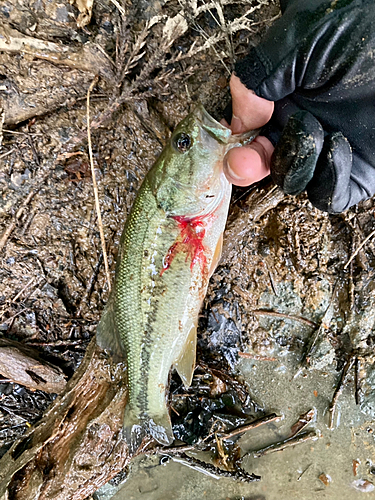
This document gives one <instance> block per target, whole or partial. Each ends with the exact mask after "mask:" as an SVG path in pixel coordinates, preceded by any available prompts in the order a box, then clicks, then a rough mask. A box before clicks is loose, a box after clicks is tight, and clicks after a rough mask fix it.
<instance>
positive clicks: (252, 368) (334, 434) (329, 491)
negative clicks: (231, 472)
mask: <svg viewBox="0 0 375 500" xmlns="http://www.w3.org/2000/svg"><path fill="white" fill-rule="evenodd" d="M296 365H297V363H296V362H295V360H292V361H290V362H289V364H288V366H287V365H286V364H281V363H280V362H279V361H275V362H265V361H252V360H242V361H240V362H239V364H238V366H237V368H238V370H239V373H240V374H241V375H242V376H243V377H244V378H245V379H246V381H247V383H248V385H249V388H250V391H251V394H252V396H253V397H254V399H255V400H256V401H257V402H259V403H261V404H262V406H264V407H266V408H268V409H270V411H271V410H272V409H273V410H274V411H275V412H276V413H278V409H279V408H283V409H284V412H285V414H284V419H283V420H282V421H281V422H279V423H269V424H267V425H266V426H263V427H260V428H257V429H253V430H251V431H248V432H247V433H246V434H245V435H243V436H242V437H241V439H240V441H239V444H240V446H241V449H242V450H243V453H244V454H245V453H247V452H248V455H246V457H245V458H244V460H243V464H242V465H243V467H244V468H245V469H246V470H247V471H248V472H253V473H255V474H257V475H260V476H261V480H260V481H259V482H257V483H251V484H244V483H239V482H236V481H234V480H233V479H227V478H220V479H214V478H212V477H208V476H206V475H204V474H202V473H199V472H197V471H194V470H192V469H190V468H188V467H186V466H184V465H181V464H180V463H175V462H173V461H170V462H169V463H167V464H166V465H160V464H159V459H158V458H157V457H152V458H151V457H143V458H141V459H138V460H137V461H136V462H135V463H134V464H133V465H132V467H131V472H130V474H129V477H128V479H127V480H126V482H125V484H124V485H123V486H122V487H121V488H120V490H119V491H118V492H117V493H115V494H114V496H112V495H113V493H114V491H112V492H111V493H110V492H109V491H108V486H107V488H103V489H102V490H101V492H99V493H97V498H98V499H99V500H107V499H109V498H112V500H125V499H126V500H141V499H146V498H147V499H149V500H161V499H166V498H167V499H170V500H172V499H173V500H191V499H192V498H199V499H207V500H217V499H218V500H221V499H222V500H226V499H233V500H234V499H241V498H243V499H246V500H274V499H280V498H281V499H284V498H285V499H289V500H294V499H296V500H297V499H298V500H314V499H319V500H320V499H325V498H327V499H328V498H329V499H346V498H350V499H353V500H355V499H357V498H358V499H359V498H363V497H364V496H365V497H366V491H360V490H359V489H358V488H362V489H363V490H366V489H367V490H368V492H367V496H368V495H369V494H370V495H369V496H370V497H372V496H373V495H375V493H372V494H371V490H373V489H374V488H373V485H372V479H371V478H373V477H374V475H373V474H372V473H371V470H372V463H373V461H374V460H375V437H374V431H375V424H374V422H371V421H370V420H371V419H370V418H369V417H368V416H366V415H365V414H364V413H362V412H361V411H359V407H358V406H356V404H355V400H354V388H353V383H352V382H351V383H350V382H349V385H348V387H347V388H345V389H344V392H343V394H342V395H341V397H340V398H339V401H338V405H337V410H336V417H337V418H336V419H335V427H334V429H333V430H330V429H329V428H328V418H329V415H328V411H327V408H328V407H329V404H330V402H331V400H332V395H333V392H334V390H335V387H336V385H337V382H338V375H337V374H335V373H322V372H317V371H314V372H308V373H307V375H303V374H301V375H300V376H299V377H297V378H296V379H294V380H292V381H291V379H292V377H293V374H294V373H295V367H296ZM311 408H315V409H316V415H317V416H316V420H315V421H314V422H312V423H311V424H310V425H309V427H308V429H310V428H311V429H315V430H316V431H317V432H318V433H319V434H321V437H320V438H319V439H318V440H317V441H314V442H313V441H310V442H305V443H301V444H298V445H296V446H295V447H293V448H289V449H285V450H283V451H279V452H275V453H272V454H269V455H266V456H263V457H260V458H254V455H253V453H252V452H251V451H252V450H258V449H260V448H263V447H264V446H267V445H269V444H272V443H276V442H279V441H281V440H283V439H285V438H286V437H288V434H289V433H290V427H291V425H293V423H295V422H296V421H297V420H298V418H299V416H300V415H301V414H302V413H305V412H306V411H308V410H309V409H311ZM353 461H357V462H358V463H359V464H358V466H357V471H356V475H354V471H353ZM372 471H373V472H375V471H374V470H372ZM322 474H323V475H325V476H326V479H325V478H324V477H323V476H321V475H322ZM319 476H321V477H322V479H323V480H324V481H325V482H326V483H327V485H326V484H324V482H323V481H322V480H321V479H319ZM364 481H368V483H366V482H364ZM105 489H107V494H104V492H105Z"/></svg>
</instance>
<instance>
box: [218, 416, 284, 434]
mask: <svg viewBox="0 0 375 500" xmlns="http://www.w3.org/2000/svg"><path fill="white" fill-rule="evenodd" d="M283 419H284V416H283V415H276V414H275V413H271V415H266V416H265V417H262V418H259V419H257V420H255V422H251V424H246V425H241V426H239V427H237V428H236V429H234V430H233V431H231V432H228V433H227V434H223V435H221V436H220V437H221V439H230V438H232V437H234V436H237V435H238V434H243V433H244V432H247V431H249V430H251V429H256V428H257V427H260V426H261V425H264V424H268V423H269V422H280V421H281V420H283Z"/></svg>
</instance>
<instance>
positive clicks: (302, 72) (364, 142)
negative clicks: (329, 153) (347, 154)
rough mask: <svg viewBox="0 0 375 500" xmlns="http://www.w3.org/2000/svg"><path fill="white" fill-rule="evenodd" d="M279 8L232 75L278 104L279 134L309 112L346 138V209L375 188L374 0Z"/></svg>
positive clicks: (302, 1)
mask: <svg viewBox="0 0 375 500" xmlns="http://www.w3.org/2000/svg"><path fill="white" fill-rule="evenodd" d="M282 8H283V9H284V12H283V15H282V16H281V18H279V19H278V20H277V21H276V22H275V23H274V24H273V25H272V26H271V27H270V29H269V30H268V32H267V33H266V35H265V37H264V39H263V40H262V42H261V43H260V44H259V45H258V46H257V47H253V48H252V49H251V50H250V52H249V54H248V56H247V57H246V58H245V59H243V60H241V61H239V62H237V64H236V66H235V73H236V74H237V76H238V77H239V78H240V79H241V81H242V82H243V83H244V84H245V85H246V86H247V87H248V88H249V89H252V90H254V91H255V93H256V94H257V95H259V96H260V97H263V98H265V99H268V100H272V101H276V104H275V113H274V117H273V119H272V127H273V130H274V131H276V132H275V136H274V137H277V134H278V133H280V132H281V130H282V129H283V127H284V126H285V125H286V123H287V120H288V118H289V117H290V115H291V114H293V113H294V112H296V111H298V110H304V111H308V112H310V113H312V114H313V115H314V116H315V117H316V118H317V119H318V120H319V122H320V123H321V124H322V127H323V129H324V131H325V133H326V134H332V133H336V132H340V133H342V134H343V136H344V137H345V138H346V139H348V141H349V144H350V146H351V148H352V152H353V168H352V172H351V182H350V191H351V194H350V199H349V200H348V201H347V203H346V205H345V207H341V208H340V210H343V209H346V208H348V206H350V205H353V204H355V203H358V202H359V201H360V200H362V199H365V198H368V197H369V196H371V195H372V194H373V193H374V192H375V148H374V139H375V2H374V1H373V0H372V1H369V0H333V1H331V2H327V1H322V0H292V1H283V2H282ZM271 135H272V134H271ZM271 140H272V137H271ZM274 142H275V140H274Z"/></svg>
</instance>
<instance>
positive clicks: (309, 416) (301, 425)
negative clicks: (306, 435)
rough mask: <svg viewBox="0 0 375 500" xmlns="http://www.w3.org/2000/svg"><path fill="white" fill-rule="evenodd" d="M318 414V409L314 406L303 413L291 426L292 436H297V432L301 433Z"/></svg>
mask: <svg viewBox="0 0 375 500" xmlns="http://www.w3.org/2000/svg"><path fill="white" fill-rule="evenodd" d="M315 415H316V409H315V408H312V409H311V410H309V411H307V412H306V413H303V414H302V415H301V416H300V417H299V419H298V420H297V422H296V423H295V424H293V425H292V427H291V431H292V432H291V435H290V438H292V437H294V436H296V435H297V434H300V433H301V432H302V431H303V430H305V429H306V427H307V426H308V425H309V424H310V423H311V422H312V421H313V420H314V418H315Z"/></svg>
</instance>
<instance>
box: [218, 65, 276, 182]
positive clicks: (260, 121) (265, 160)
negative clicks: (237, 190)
mask: <svg viewBox="0 0 375 500" xmlns="http://www.w3.org/2000/svg"><path fill="white" fill-rule="evenodd" d="M230 90H231V94H232V110H233V116H232V121H231V124H230V127H231V129H232V132H233V134H241V133H243V132H247V131H248V130H252V129H257V128H260V127H263V125H265V124H266V123H267V122H268V120H269V119H270V118H271V116H272V112H273V108H274V103H273V102H272V101H267V100H266V99H262V98H261V97H258V96H257V95H255V93H254V92H253V91H251V90H249V89H247V88H246V87H245V85H244V84H243V83H241V80H240V79H239V78H238V77H237V76H236V75H234V74H233V75H232V77H231V79H230ZM227 125H228V124H227ZM273 150H274V147H273V145H272V143H271V141H270V140H269V139H267V137H264V136H257V137H256V138H255V139H254V141H252V143H251V144H250V145H249V146H244V147H241V148H233V149H231V150H230V151H229V152H228V154H227V155H226V156H225V159H224V172H225V175H226V176H227V179H228V180H229V182H231V183H232V184H235V185H236V186H248V185H250V184H253V183H254V182H257V181H259V180H261V179H263V178H264V177H266V176H267V175H269V173H270V162H271V156H272V153H273Z"/></svg>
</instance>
